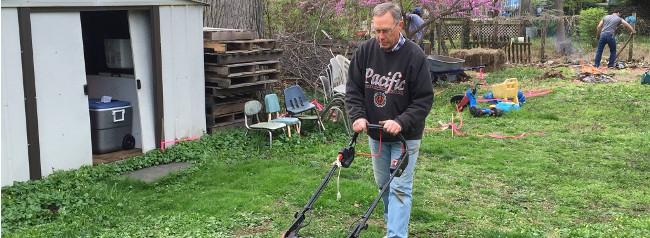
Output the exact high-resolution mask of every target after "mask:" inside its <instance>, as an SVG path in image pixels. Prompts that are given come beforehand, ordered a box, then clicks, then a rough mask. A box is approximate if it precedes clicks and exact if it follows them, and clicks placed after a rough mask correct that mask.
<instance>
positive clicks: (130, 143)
mask: <svg viewBox="0 0 650 238" xmlns="http://www.w3.org/2000/svg"><path fill="white" fill-rule="evenodd" d="M133 147H135V137H133V136H132V135H131V134H127V135H126V136H124V139H122V149H123V150H130V149H133Z"/></svg>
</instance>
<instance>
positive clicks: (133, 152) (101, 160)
mask: <svg viewBox="0 0 650 238" xmlns="http://www.w3.org/2000/svg"><path fill="white" fill-rule="evenodd" d="M140 154H142V149H139V148H134V149H130V150H120V151H115V152H112V153H106V154H93V165H94V166H95V165H98V164H106V163H111V162H115V161H120V160H123V159H126V158H130V157H134V156H138V155H140Z"/></svg>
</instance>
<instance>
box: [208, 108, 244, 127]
mask: <svg viewBox="0 0 650 238" xmlns="http://www.w3.org/2000/svg"><path fill="white" fill-rule="evenodd" d="M243 118H244V106H241V108H240V109H239V111H237V112H233V113H230V114H226V115H219V116H213V115H205V121H206V126H207V127H213V126H215V125H219V124H222V123H228V122H233V121H235V120H239V119H243Z"/></svg>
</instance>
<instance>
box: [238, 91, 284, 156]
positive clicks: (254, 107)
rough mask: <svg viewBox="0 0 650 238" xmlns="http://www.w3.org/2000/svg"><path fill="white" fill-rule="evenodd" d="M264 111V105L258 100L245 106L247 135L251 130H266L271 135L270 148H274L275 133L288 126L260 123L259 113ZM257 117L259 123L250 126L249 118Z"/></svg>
mask: <svg viewBox="0 0 650 238" xmlns="http://www.w3.org/2000/svg"><path fill="white" fill-rule="evenodd" d="M261 110H262V103H260V102H259V101H257V100H251V101H248V102H246V104H244V125H245V126H246V134H244V136H247V135H248V131H249V130H264V131H267V132H268V133H269V147H271V148H273V131H274V130H277V129H282V130H283V131H284V127H285V126H286V125H285V124H284V123H276V122H262V121H260V117H259V115H258V114H259V113H260V111H261ZM249 116H255V119H257V121H258V123H255V124H252V125H248V117H249Z"/></svg>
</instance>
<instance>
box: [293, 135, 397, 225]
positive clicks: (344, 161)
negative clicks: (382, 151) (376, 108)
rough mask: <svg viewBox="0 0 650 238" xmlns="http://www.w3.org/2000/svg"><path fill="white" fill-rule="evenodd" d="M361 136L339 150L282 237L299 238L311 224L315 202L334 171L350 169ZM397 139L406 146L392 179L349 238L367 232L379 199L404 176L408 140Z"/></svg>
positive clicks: (392, 163)
mask: <svg viewBox="0 0 650 238" xmlns="http://www.w3.org/2000/svg"><path fill="white" fill-rule="evenodd" d="M367 127H368V129H369V130H383V128H384V127H383V126H381V125H377V124H368V125H367ZM358 136H359V133H354V135H353V136H352V140H350V144H348V146H347V147H343V148H341V149H340V150H339V154H338V156H337V161H338V162H337V163H335V164H334V165H333V166H332V169H330V171H329V173H327V176H325V179H323V182H321V184H320V185H319V186H318V188H317V189H316V192H315V193H314V194H313V195H312V196H311V198H310V199H309V201H308V202H307V204H306V205H305V207H303V209H302V210H301V211H300V212H296V214H295V215H294V217H295V218H296V220H295V221H294V222H293V224H291V226H290V227H289V229H288V230H287V231H286V232H285V233H284V235H283V236H282V237H283V238H298V237H300V236H298V231H300V229H302V228H304V227H306V226H308V225H309V224H310V223H311V209H312V206H313V205H314V202H316V199H318V197H319V196H320V194H321V193H322V192H323V189H325V186H326V185H327V183H328V182H329V181H330V178H331V177H332V174H334V171H336V169H337V168H339V167H343V168H348V167H350V165H351V164H352V162H353V161H354V146H355V145H356V143H357V137H358ZM397 138H398V139H399V140H400V141H401V142H402V144H403V145H404V149H403V150H402V154H401V155H400V156H399V158H397V159H393V161H392V162H391V165H390V173H391V174H390V177H389V178H388V181H387V182H386V184H385V185H384V186H383V187H382V188H381V191H380V192H379V194H378V195H377V197H376V198H375V200H374V201H373V202H372V203H371V204H370V207H369V208H368V210H366V213H364V214H363V216H361V217H360V218H359V219H357V220H356V221H359V222H358V223H353V224H351V225H350V228H352V226H353V225H354V227H353V228H352V229H349V230H348V232H349V234H348V236H347V237H348V238H356V237H359V234H360V233H361V231H362V230H365V229H367V228H368V224H367V222H368V219H369V218H370V214H372V211H373V210H375V207H377V204H378V203H379V199H381V196H382V195H383V194H384V193H386V192H387V191H388V189H389V188H390V183H391V181H393V178H395V177H399V176H401V175H402V172H403V171H404V169H405V168H406V166H407V165H408V153H407V152H408V148H407V146H406V140H405V139H404V137H403V136H402V134H397ZM380 143H381V142H380ZM306 214H309V220H308V221H307V223H306V224H303V222H304V221H305V218H306V217H305V215H306Z"/></svg>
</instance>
